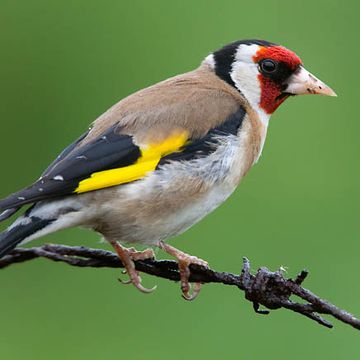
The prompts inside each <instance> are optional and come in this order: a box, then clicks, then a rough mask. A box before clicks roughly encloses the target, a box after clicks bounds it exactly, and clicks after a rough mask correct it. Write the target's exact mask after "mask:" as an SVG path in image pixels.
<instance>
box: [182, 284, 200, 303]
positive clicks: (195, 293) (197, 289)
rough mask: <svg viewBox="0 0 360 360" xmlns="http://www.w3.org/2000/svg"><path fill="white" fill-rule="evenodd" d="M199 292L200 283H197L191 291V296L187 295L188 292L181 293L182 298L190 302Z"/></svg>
mask: <svg viewBox="0 0 360 360" xmlns="http://www.w3.org/2000/svg"><path fill="white" fill-rule="evenodd" d="M189 288H191V285H190V284H189ZM200 290H201V283H199V282H197V283H195V284H194V288H193V291H192V294H190V293H189V291H183V293H182V297H183V298H184V299H185V300H187V301H192V300H194V299H196V298H197V296H198V295H199V293H200Z"/></svg>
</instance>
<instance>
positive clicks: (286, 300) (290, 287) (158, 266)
mask: <svg viewBox="0 0 360 360" xmlns="http://www.w3.org/2000/svg"><path fill="white" fill-rule="evenodd" d="M39 257H43V258H47V259H49V260H53V261H60V262H65V263H67V264H69V265H72V266H77V267H108V268H121V267H123V264H122V263H121V261H120V260H119V258H118V257H117V255H116V254H114V253H112V252H111V251H106V250H101V249H89V248H85V247H79V246H64V245H44V246H41V247H34V248H30V249H25V248H17V249H15V250H13V252H12V253H11V254H9V255H6V256H5V257H3V258H2V259H0V269H4V268H6V267H8V266H10V265H12V264H15V263H22V262H25V261H29V260H32V259H35V258H39ZM135 265H136V269H137V270H139V271H142V272H144V273H147V274H150V275H153V276H157V277H161V278H164V279H169V280H173V281H179V279H180V276H179V271H178V266H177V263H176V262H175V261H170V260H161V261H157V260H155V259H153V260H144V261H142V260H139V261H136V262H135ZM190 270H191V275H190V281H192V282H202V283H222V284H224V285H232V286H237V287H238V288H239V289H240V290H242V291H244V293H245V298H246V299H247V300H249V301H251V302H252V303H253V307H254V310H255V312H256V313H259V314H268V313H269V311H268V310H259V307H260V305H262V306H264V307H266V308H268V309H272V310H275V309H280V308H285V309H289V310H292V311H295V312H297V313H299V314H302V315H304V316H306V317H308V318H310V319H312V320H314V321H316V322H318V323H319V324H321V325H323V326H326V327H328V328H332V324H331V323H330V322H329V321H327V320H325V319H324V318H323V317H321V315H320V314H327V315H331V316H333V317H334V318H336V319H338V320H340V321H342V322H344V323H346V324H349V325H351V326H353V327H354V328H356V329H359V330H360V320H359V319H357V318H356V317H355V316H353V315H352V314H350V313H348V312H346V311H345V310H342V309H339V308H338V307H336V306H335V305H333V304H331V303H329V302H328V301H326V300H323V299H321V298H320V297H318V296H317V295H315V294H313V293H312V292H311V291H309V290H307V289H305V288H303V287H302V286H301V285H302V283H303V281H304V280H305V278H306V277H307V275H308V272H307V271H305V270H303V271H301V272H300V273H299V275H298V276H297V277H296V278H295V279H286V278H285V277H284V275H283V272H282V271H281V270H279V271H275V272H272V271H270V270H268V269H267V268H266V267H261V268H260V269H259V270H258V271H257V272H256V274H255V275H252V274H251V273H250V262H249V260H248V259H246V258H244V259H243V268H242V271H241V274H240V275H234V274H231V273H227V272H218V271H215V270H212V269H209V268H205V267H203V266H200V265H191V266H190ZM292 295H296V296H298V297H299V298H301V299H303V300H305V301H306V303H305V304H303V303H297V302H295V301H293V300H291V299H290V297H291V296H292Z"/></svg>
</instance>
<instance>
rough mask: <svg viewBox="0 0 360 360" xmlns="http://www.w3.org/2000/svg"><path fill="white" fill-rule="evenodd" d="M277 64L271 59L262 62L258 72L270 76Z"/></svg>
mask: <svg viewBox="0 0 360 360" xmlns="http://www.w3.org/2000/svg"><path fill="white" fill-rule="evenodd" d="M277 66H278V64H277V62H275V61H274V60H271V59H265V60H262V61H261V63H260V70H261V72H262V73H264V74H272V73H273V72H275V71H276V69H277Z"/></svg>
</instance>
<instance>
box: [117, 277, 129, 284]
mask: <svg viewBox="0 0 360 360" xmlns="http://www.w3.org/2000/svg"><path fill="white" fill-rule="evenodd" d="M118 281H119V282H120V283H121V284H123V285H129V284H131V283H132V281H131V279H129V280H123V279H121V278H118Z"/></svg>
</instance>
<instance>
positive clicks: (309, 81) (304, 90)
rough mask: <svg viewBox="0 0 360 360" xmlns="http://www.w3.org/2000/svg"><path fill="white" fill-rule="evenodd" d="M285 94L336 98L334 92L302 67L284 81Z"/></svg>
mask: <svg viewBox="0 0 360 360" xmlns="http://www.w3.org/2000/svg"><path fill="white" fill-rule="evenodd" d="M285 85H287V86H286V87H285V89H284V92H285V93H288V94H293V95H306V94H319V95H326V96H337V95H336V93H335V91H334V90H332V89H331V88H330V87H329V86H327V85H326V84H324V83H323V82H322V81H321V80H319V79H318V78H317V77H315V76H314V75H312V74H311V73H309V72H308V71H307V70H306V69H305V68H303V67H302V66H301V67H300V68H299V70H298V71H297V72H296V73H295V74H293V75H291V76H290V77H289V79H288V80H287V81H286V84H285Z"/></svg>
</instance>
